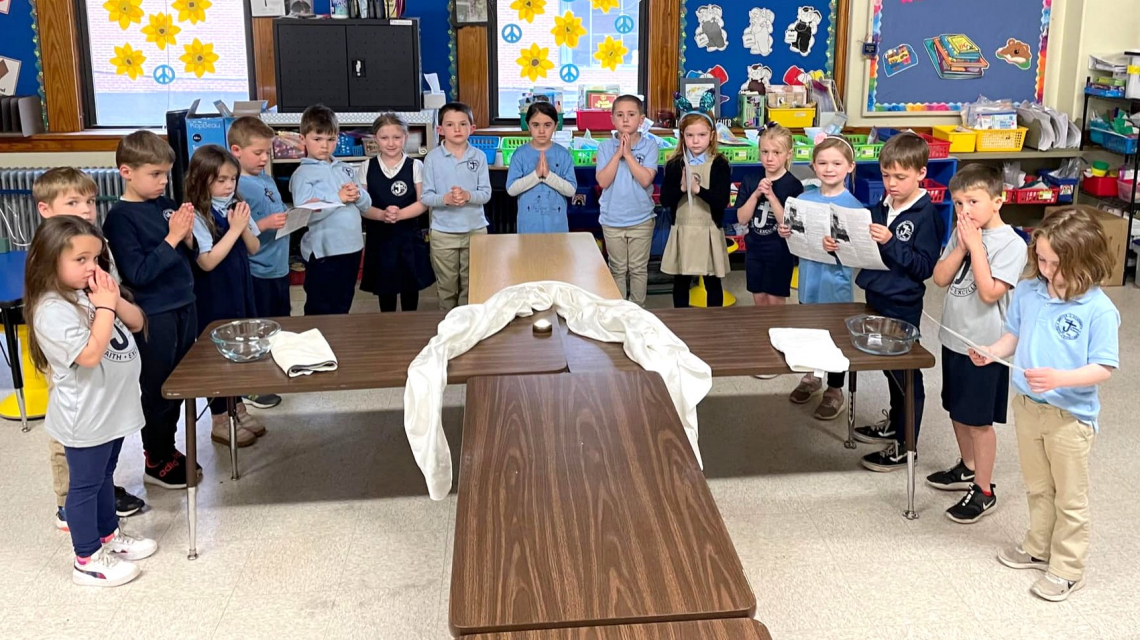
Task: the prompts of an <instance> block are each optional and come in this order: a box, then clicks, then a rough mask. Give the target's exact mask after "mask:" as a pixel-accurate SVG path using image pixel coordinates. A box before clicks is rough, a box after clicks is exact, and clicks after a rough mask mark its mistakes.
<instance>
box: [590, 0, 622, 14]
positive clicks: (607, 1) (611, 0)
mask: <svg viewBox="0 0 1140 640" xmlns="http://www.w3.org/2000/svg"><path fill="white" fill-rule="evenodd" d="M590 3H591V4H592V5H593V7H594V9H595V10H597V11H601V12H602V13H609V12H610V9H616V8H617V6H618V0H590Z"/></svg>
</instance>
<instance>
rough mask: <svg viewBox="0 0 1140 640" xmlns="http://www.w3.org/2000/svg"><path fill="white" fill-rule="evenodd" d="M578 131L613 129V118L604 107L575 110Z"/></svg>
mask: <svg viewBox="0 0 1140 640" xmlns="http://www.w3.org/2000/svg"><path fill="white" fill-rule="evenodd" d="M577 118H578V130H579V131H613V130H614V119H613V116H612V115H611V114H610V112H609V111H606V110H604V109H580V110H579V111H578V112H577Z"/></svg>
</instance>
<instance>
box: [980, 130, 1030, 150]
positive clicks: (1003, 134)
mask: <svg viewBox="0 0 1140 640" xmlns="http://www.w3.org/2000/svg"><path fill="white" fill-rule="evenodd" d="M1027 131H1029V129H1027V128H1025V127H1018V128H1016V129H978V130H976V131H975V132H974V133H975V134H976V135H977V138H978V142H977V149H978V152H979V153H981V152H994V151H1014V152H1016V151H1021V147H1022V145H1024V144H1025V133H1026V132H1027Z"/></svg>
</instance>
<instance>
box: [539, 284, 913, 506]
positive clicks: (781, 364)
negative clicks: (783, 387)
mask: <svg viewBox="0 0 1140 640" xmlns="http://www.w3.org/2000/svg"><path fill="white" fill-rule="evenodd" d="M653 313H654V314H655V315H656V316H657V317H658V318H660V319H661V321H662V322H664V323H665V326H667V327H669V329H670V330H672V331H673V333H675V334H677V337H679V338H680V339H681V340H683V341H684V342H685V344H686V345H688V347H689V350H690V351H692V352H693V354H695V355H696V356H697V357H698V358H700V359H701V360H704V361H705V362H706V363H708V365H709V367H711V368H712V374H713V376H717V377H719V376H749V375H766V374H787V373H792V370H791V369H789V368H788V364H787V362H786V361H785V360H784V356H783V355H782V354H781V353H780V352H779V351H777V350H776V349H775V348H774V347H773V346H772V344H771V342H769V340H768V329H771V328H781V327H794V328H797V329H827V330H828V331H830V332H831V338H832V340H834V341H835V344H836V346H838V347H839V348H840V350H842V351H843V355H845V356H847V358H848V359H849V360H850V361H851V366H850V369H849V371H850V375H848V377H847V385H848V389H849V391H850V392H851V398H850V403H849V404H848V410H847V440H846V442H845V443H844V444H845V446H847V447H848V448H849V449H854V448H855V398H856V391H857V390H858V372H859V371H883V370H902V371H905V373H904V374H903V378H904V380H903V391H904V393H905V395H906V403H907V411H906V415H907V420H906V434H905V436H906V443H905V444H906V451H907V508H906V510H905V511H904V512H903V513H904V515H905V516H906V517H907V518H909V519H914V518H917V517H918V514H917V512H915V510H914V487H915V469H914V451H915V449H914V411H913V410H912V409H911V408H910V407H912V406H913V402H914V389H913V387H914V371H915V370H916V369H928V368H930V367H933V366H934V356H933V355H931V353H930V352H929V351H927V350H926V349H924V348H923V347H922V346H921V345H918V344H916V345H915V346H914V348H913V349H911V351H910V353H907V354H905V355H901V356H875V355H871V354H869V353H864V352H863V351H860V350H858V349H856V348H855V345H853V344H852V343H851V339H850V337H849V334H848V333H847V326H846V324H845V323H844V321H845V320H846V319H847V318H850V317H851V316H856V315H859V314H862V313H874V311H873V310H872V309H871V308H870V307H868V306H867V305H864V304H861V303H855V304H811V305H804V304H790V305H786V306H783V307H748V306H734V307H723V308H712V309H698V308H689V309H657V310H654V311H653ZM561 331H562V333H563V336H562V344H563V347H564V348H565V350H566V362H567V364H568V366H569V367H570V371H571V372H574V373H577V372H591V371H612V370H631V369H637V368H639V367H638V365H637V364H635V363H633V362H632V361H630V360H629V358H627V357H626V355H625V352H624V351H622V346H621V345H620V344H614V343H603V342H597V341H596V340H591V339H589V338H584V337H582V336H579V335H575V334H572V333H569V331H568V330H567V329H566V328H565V323H563V326H562V327H561Z"/></svg>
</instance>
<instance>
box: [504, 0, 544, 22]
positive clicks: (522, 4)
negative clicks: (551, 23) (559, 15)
mask: <svg viewBox="0 0 1140 640" xmlns="http://www.w3.org/2000/svg"><path fill="white" fill-rule="evenodd" d="M511 8H512V9H514V10H515V11H518V12H519V20H526V21H527V22H534V17H535V16H540V15H542V14H544V13H546V0H515V1H514V2H512V3H511Z"/></svg>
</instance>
